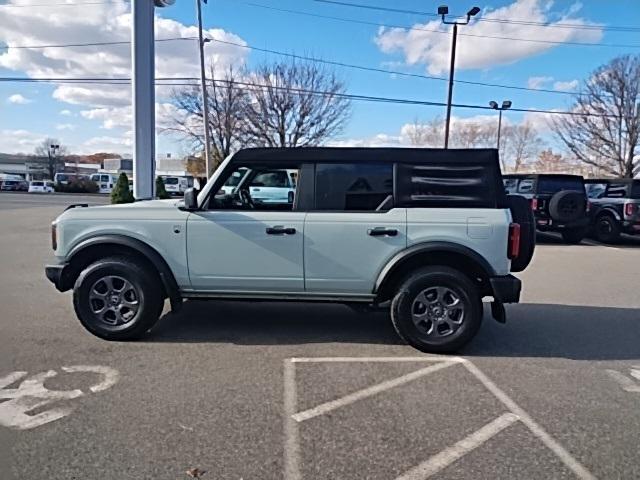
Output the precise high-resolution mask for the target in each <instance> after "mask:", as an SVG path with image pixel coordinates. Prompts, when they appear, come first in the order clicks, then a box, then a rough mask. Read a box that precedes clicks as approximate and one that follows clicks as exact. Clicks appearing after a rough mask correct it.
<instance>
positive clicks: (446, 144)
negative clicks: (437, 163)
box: [444, 23, 458, 148]
mask: <svg viewBox="0 0 640 480" xmlns="http://www.w3.org/2000/svg"><path fill="white" fill-rule="evenodd" d="M456 38H458V24H457V23H454V24H453V41H452V43H451V66H450V67H449V94H448V95H447V120H446V123H445V126H444V148H449V125H450V123H451V103H452V101H453V70H454V68H455V64H456Z"/></svg>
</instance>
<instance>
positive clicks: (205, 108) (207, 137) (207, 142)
mask: <svg viewBox="0 0 640 480" xmlns="http://www.w3.org/2000/svg"><path fill="white" fill-rule="evenodd" d="M204 3H207V0H204ZM196 6H197V9H198V39H199V47H200V81H201V84H202V85H201V87H202V117H203V118H202V123H203V128H204V164H205V175H206V177H207V180H209V176H210V175H211V132H210V130H209V94H208V92H207V73H206V71H205V69H204V44H205V43H206V42H207V41H208V40H209V39H206V40H205V39H204V38H203V35H202V0H196Z"/></svg>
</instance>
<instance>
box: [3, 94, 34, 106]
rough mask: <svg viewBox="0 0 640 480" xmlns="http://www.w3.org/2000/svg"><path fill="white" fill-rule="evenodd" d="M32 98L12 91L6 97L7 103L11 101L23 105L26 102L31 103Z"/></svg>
mask: <svg viewBox="0 0 640 480" xmlns="http://www.w3.org/2000/svg"><path fill="white" fill-rule="evenodd" d="M32 101H33V100H30V99H29V98H26V97H24V96H23V95H20V94H19V93H14V94H13V95H11V96H9V97H8V98H7V102H8V103H13V104H15V105H25V104H27V103H31V102H32Z"/></svg>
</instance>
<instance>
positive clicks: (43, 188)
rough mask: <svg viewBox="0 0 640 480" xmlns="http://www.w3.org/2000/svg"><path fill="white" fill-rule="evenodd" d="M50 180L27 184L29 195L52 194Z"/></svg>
mask: <svg viewBox="0 0 640 480" xmlns="http://www.w3.org/2000/svg"><path fill="white" fill-rule="evenodd" d="M53 192H54V189H53V182H52V181H51V180H32V181H31V182H29V193H53Z"/></svg>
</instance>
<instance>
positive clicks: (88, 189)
mask: <svg viewBox="0 0 640 480" xmlns="http://www.w3.org/2000/svg"><path fill="white" fill-rule="evenodd" d="M99 189H100V188H99V187H98V184H97V183H96V182H94V181H92V180H88V179H83V178H77V179H73V180H71V181H69V182H68V183H67V184H62V183H60V182H58V183H56V185H55V187H54V190H55V191H56V192H63V193H98V190H99Z"/></svg>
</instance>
